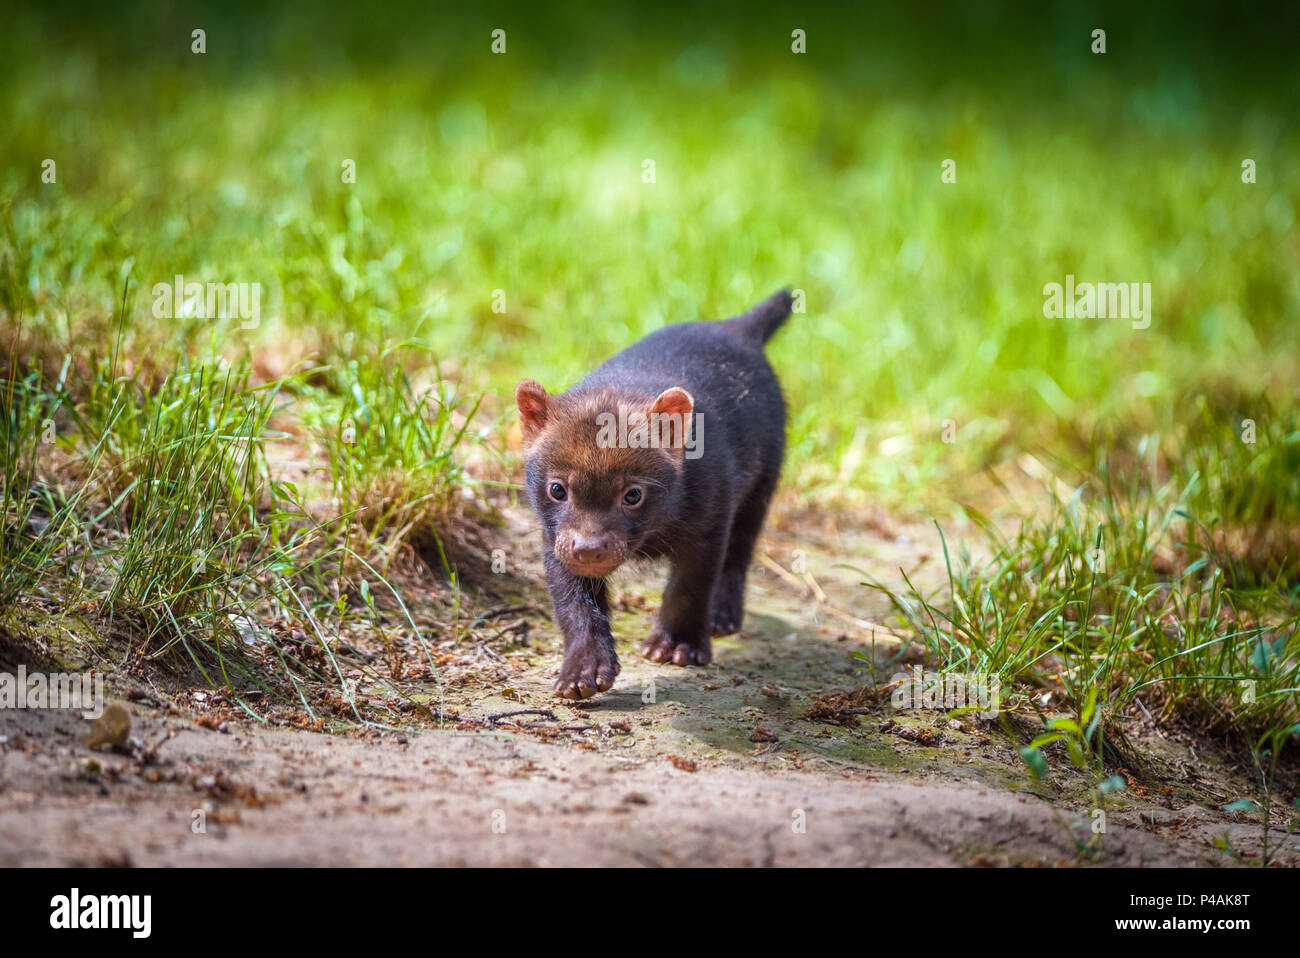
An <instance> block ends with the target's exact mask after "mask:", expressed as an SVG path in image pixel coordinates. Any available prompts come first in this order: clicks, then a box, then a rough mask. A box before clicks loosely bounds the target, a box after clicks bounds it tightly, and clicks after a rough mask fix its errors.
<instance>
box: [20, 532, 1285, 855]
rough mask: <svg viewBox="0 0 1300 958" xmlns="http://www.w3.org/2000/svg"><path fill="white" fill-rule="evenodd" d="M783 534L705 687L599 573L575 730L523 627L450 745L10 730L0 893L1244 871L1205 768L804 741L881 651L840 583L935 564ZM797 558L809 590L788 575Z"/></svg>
mask: <svg viewBox="0 0 1300 958" xmlns="http://www.w3.org/2000/svg"><path fill="white" fill-rule="evenodd" d="M800 528H801V531H800V534H799V536H798V538H797V540H796V539H795V538H794V537H793V536H791V535H790V534H789V533H788V532H784V531H781V530H780V529H778V530H776V531H773V532H770V533H769V534H768V535H767V536H766V537H765V539H764V541H763V550H764V553H765V555H767V556H768V559H767V560H760V561H759V562H758V563H757V565H756V567H755V571H754V573H753V575H752V581H751V587H750V594H749V601H750V609H749V614H748V616H747V619H746V624H745V631H744V632H743V633H742V634H741V635H740V636H737V637H731V638H727V639H724V640H720V641H718V642H717V643H716V646H715V655H716V659H715V662H714V663H713V664H712V665H710V666H709V667H707V668H704V669H682V668H678V667H675V666H670V665H659V664H654V663H649V662H646V661H645V660H643V659H641V658H640V657H639V656H638V655H636V653H635V651H634V649H635V646H636V644H637V642H638V640H639V639H640V637H641V636H642V635H644V634H645V632H646V631H647V630H648V628H649V622H650V616H651V614H652V611H653V607H654V603H655V602H656V601H657V592H656V589H655V581H654V579H653V576H650V577H647V574H646V573H645V572H644V570H633V571H631V572H628V573H621V574H620V578H619V580H618V590H619V596H620V601H619V602H618V604H617V608H618V610H619V612H618V616H617V622H616V632H617V634H618V639H619V649H620V654H621V656H622V659H623V665H624V671H623V673H622V675H621V676H620V678H619V681H618V684H617V685H616V687H615V689H614V690H613V691H612V692H611V693H609V694H607V695H604V696H601V697H599V698H597V699H595V700H592V701H590V702H587V703H581V704H580V705H571V704H567V703H566V704H563V705H561V704H558V703H557V702H556V701H555V700H554V699H553V698H552V697H551V694H550V687H551V682H552V680H553V676H554V673H555V670H556V666H557V665H558V661H559V647H560V646H559V637H558V636H557V635H555V634H554V633H553V632H552V631H551V630H550V626H549V623H547V622H546V620H545V619H544V618H542V617H540V616H539V617H538V618H537V623H536V627H534V628H531V629H530V630H528V632H527V639H526V641H524V642H521V643H518V644H515V645H512V646H510V647H506V648H502V647H497V648H495V649H492V650H487V651H484V650H479V651H478V653H476V655H477V656H478V657H479V658H480V659H481V662H480V663H479V664H478V665H475V666H473V667H469V668H466V669H462V670H460V671H459V673H458V675H457V677H456V679H455V680H454V681H450V682H448V684H447V685H446V686H445V687H444V688H443V689H442V690H441V692H440V693H438V694H437V695H436V696H435V694H434V690H432V689H431V690H430V697H431V700H433V699H435V698H436V699H437V700H440V701H441V704H442V707H443V708H444V709H445V710H446V711H447V712H448V713H450V714H455V715H458V716H459V717H460V718H461V719H465V720H468V721H467V722H464V723H461V724H459V725H457V724H449V725H448V726H447V727H445V728H443V729H440V730H438V729H432V730H414V729H413V730H411V731H407V732H392V731H379V730H374V729H357V730H353V731H351V732H348V733H347V734H322V733H318V732H309V731H293V730H288V729H282V728H265V727H263V726H261V725H259V724H257V723H255V722H252V721H228V722H227V723H226V724H225V726H224V731H222V730H218V729H216V728H208V727H205V726H204V725H202V724H199V721H197V720H200V719H202V712H203V710H202V708H201V707H200V706H199V705H195V706H194V707H193V708H177V707H176V706H175V704H174V703H173V702H168V703H163V702H154V703H152V704H151V703H149V702H139V701H135V702H130V701H126V700H124V699H118V700H117V701H118V702H119V704H122V705H123V706H124V707H125V708H127V709H128V711H129V712H130V713H131V716H132V728H131V740H130V744H129V745H127V746H125V747H122V748H120V749H107V750H97V751H92V750H91V749H90V748H88V747H87V746H86V744H85V743H84V735H85V731H86V724H87V723H86V722H85V721H84V720H83V719H81V718H80V717H78V716H77V715H76V713H71V712H49V711H44V712H40V711H30V710H6V714H3V715H0V736H2V738H0V865H46V864H69V865H118V864H130V865H293V864H311V865H690V864H704V865H740V866H762V865H891V866H906V865H919V866H923V865H972V864H974V865H1048V866H1054V865H1073V864H1102V865H1120V866H1138V865H1211V866H1228V865H1233V864H1237V863H1239V862H1240V861H1241V860H1242V859H1241V858H1240V857H1235V856H1233V855H1229V854H1226V853H1225V852H1224V851H1222V850H1221V849H1220V848H1218V847H1216V842H1219V843H1222V842H1223V841H1224V839H1225V836H1226V839H1227V841H1228V842H1229V843H1230V844H1231V846H1232V848H1233V849H1235V850H1236V852H1237V855H1238V856H1246V857H1247V858H1249V857H1250V856H1252V855H1253V856H1258V853H1259V850H1260V846H1261V841H1262V828H1261V826H1260V824H1259V823H1258V821H1255V820H1252V819H1251V818H1249V817H1247V816H1244V815H1242V814H1241V813H1228V812H1224V811H1222V808H1223V805H1224V804H1227V803H1229V802H1232V801H1234V800H1236V799H1239V798H1242V797H1248V796H1250V795H1252V794H1253V792H1252V791H1251V788H1250V784H1249V782H1248V781H1246V780H1245V779H1244V778H1242V777H1240V776H1239V775H1238V774H1237V773H1235V772H1234V771H1233V770H1232V768H1231V766H1229V765H1228V764H1226V763H1225V762H1223V761H1221V760H1217V759H1215V758H1214V756H1213V755H1212V754H1208V753H1207V752H1206V750H1205V746H1204V744H1203V743H1196V742H1194V741H1180V740H1179V739H1178V738H1177V737H1176V736H1172V735H1164V736H1162V735H1160V734H1157V733H1156V732H1154V730H1148V732H1149V734H1146V737H1145V738H1143V737H1141V736H1143V735H1144V734H1145V733H1144V732H1143V730H1142V729H1140V728H1134V729H1132V734H1133V735H1134V736H1135V737H1136V738H1135V741H1138V742H1139V744H1140V748H1141V750H1142V751H1143V753H1144V758H1143V767H1142V769H1140V770H1134V772H1133V774H1132V780H1133V788H1131V789H1130V790H1129V791H1126V792H1124V793H1122V794H1121V795H1120V796H1118V797H1117V798H1115V799H1113V800H1108V802H1107V805H1106V807H1105V808H1104V809H1099V808H1096V807H1094V799H1093V798H1092V797H1091V792H1090V788H1089V784H1090V783H1089V782H1088V781H1087V780H1086V779H1084V778H1083V777H1082V775H1081V774H1080V773H1072V772H1071V771H1067V769H1068V765H1067V764H1066V763H1065V762H1064V761H1063V760H1059V759H1058V760H1057V761H1056V762H1055V765H1054V770H1053V775H1052V777H1051V778H1050V779H1049V781H1047V782H1033V781H1032V780H1031V779H1030V778H1029V776H1028V774H1027V771H1026V769H1025V767H1024V765H1023V763H1022V762H1021V760H1020V759H1019V757H1018V755H1017V753H1016V747H1017V744H1018V743H1017V741H1016V740H1015V738H1014V736H1013V735H1012V734H1010V731H1009V729H1008V728H1007V727H1006V726H1004V725H1003V724H1001V723H999V722H996V721H986V720H980V719H977V718H974V717H972V716H970V715H966V716H960V717H957V718H954V717H952V716H950V715H948V714H947V713H945V712H942V711H922V710H915V711H906V712H897V711H894V710H892V709H891V708H890V707H889V704H888V701H887V699H886V701H885V702H884V703H883V704H874V705H870V706H868V707H865V708H864V709H863V710H862V711H861V712H860V713H859V714H856V715H853V716H851V717H848V718H846V719H845V720H844V721H845V724H828V723H827V722H825V721H821V720H818V719H815V718H811V717H809V716H808V715H807V713H808V711H809V709H810V708H811V707H812V706H813V704H814V702H816V701H817V700H818V699H819V698H821V697H822V696H824V695H825V694H826V693H827V692H828V690H836V689H838V690H845V691H850V690H855V689H861V688H862V687H863V686H865V685H868V684H869V683H870V679H869V676H866V675H864V674H862V673H861V672H859V671H856V669H858V668H860V667H861V666H862V665H863V663H862V662H859V661H855V660H853V659H852V658H851V657H850V653H851V652H852V651H853V650H855V649H858V650H862V651H864V652H869V651H871V650H872V649H874V650H875V654H876V656H877V658H881V657H883V656H885V655H887V654H890V653H891V652H892V651H893V650H896V649H897V648H898V645H897V643H896V641H895V640H894V639H893V638H892V637H891V636H890V635H889V633H888V632H887V630H884V629H883V628H879V627H877V628H875V629H873V628H872V627H871V623H873V622H875V623H879V622H881V621H883V620H884V617H885V611H886V608H885V605H884V602H883V600H882V599H881V598H880V597H879V596H878V595H877V594H875V593H871V592H869V591H868V590H865V589H863V588H862V587H861V586H860V585H859V584H858V583H859V579H860V576H859V574H858V573H857V572H856V571H854V569H853V568H849V567H847V566H856V567H861V568H865V569H867V570H868V571H869V572H870V573H871V574H873V575H877V576H881V577H885V576H887V575H888V574H889V572H890V570H891V569H894V568H896V567H897V566H898V565H900V564H902V565H904V566H905V567H907V568H909V570H910V572H909V574H911V573H912V572H915V573H917V574H918V575H920V576H921V577H922V578H924V577H927V576H928V577H930V579H931V581H933V577H934V576H936V575H937V574H938V570H937V569H936V568H935V566H936V563H935V562H934V561H933V560H932V559H929V558H928V557H927V549H928V548H930V547H931V546H937V539H936V542H935V543H931V544H929V545H927V542H928V539H927V533H926V531H925V530H924V529H910V530H899V529H897V528H876V529H873V530H866V529H859V530H856V531H855V532H854V533H853V534H851V535H850V534H847V533H846V532H844V531H843V530H839V529H835V528H834V527H832V526H825V527H822V528H818V529H814V530H811V531H810V529H809V527H808V526H807V525H806V524H800ZM930 535H931V536H932V532H931V533H930ZM796 550H798V552H799V553H800V556H799V568H803V569H806V570H807V573H806V575H805V574H795V573H792V572H790V571H789V570H790V568H792V567H794V565H795V563H794V561H793V559H794V557H795V552H796ZM845 556H849V557H851V560H848V561H847V565H846V560H845V559H844V558H843V557H845ZM535 563H536V556H531V557H525V558H524V559H523V560H521V562H520V567H519V568H518V569H516V570H515V572H516V574H518V575H519V577H520V581H522V582H528V581H531V579H532V577H533V576H534V574H535V572H536V567H535ZM778 567H779V568H778ZM810 577H811V578H810ZM814 582H815V585H813V584H811V583H814ZM529 596H531V597H532V598H533V599H535V598H536V593H535V590H534V591H533V592H530V593H529ZM904 661H906V659H905V660H904ZM362 691H364V690H362ZM526 710H536V711H526ZM507 713H519V714H507ZM493 717H494V718H493ZM207 724H215V723H211V722H209V723H207ZM1198 745H1199V751H1198ZM1126 771H1127V770H1126ZM1097 831H1100V832H1101V834H1100V835H1095V833H1096V832H1097ZM1279 840H1283V841H1284V845H1283V846H1282V851H1281V854H1280V858H1281V860H1282V861H1283V862H1284V863H1288V864H1295V863H1296V862H1297V861H1300V841H1298V840H1297V839H1296V838H1295V837H1292V838H1289V839H1283V836H1281V835H1276V834H1275V835H1274V836H1272V837H1271V839H1270V844H1271V845H1272V846H1274V847H1276V845H1277V842H1278V841H1279ZM1090 841H1092V842H1093V843H1094V847H1093V849H1092V850H1091V851H1090V852H1086V853H1085V852H1081V851H1080V848H1079V846H1080V845H1082V844H1086V843H1089V842H1090Z"/></svg>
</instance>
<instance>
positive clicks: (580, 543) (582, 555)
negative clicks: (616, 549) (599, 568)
mask: <svg viewBox="0 0 1300 958" xmlns="http://www.w3.org/2000/svg"><path fill="white" fill-rule="evenodd" d="M611 551H612V550H611V549H610V543H609V536H607V535H599V536H588V535H583V534H582V533H581V532H575V533H574V534H573V558H574V559H576V560H577V561H578V562H582V563H589V562H605V561H607V560H608V559H609V557H610V553H611Z"/></svg>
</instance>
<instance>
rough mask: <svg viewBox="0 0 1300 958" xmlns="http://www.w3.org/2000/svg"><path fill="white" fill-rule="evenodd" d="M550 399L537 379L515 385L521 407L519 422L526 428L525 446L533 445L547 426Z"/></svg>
mask: <svg viewBox="0 0 1300 958" xmlns="http://www.w3.org/2000/svg"><path fill="white" fill-rule="evenodd" d="M550 399H551V397H550V396H549V395H547V393H546V390H545V389H543V388H542V385H541V383H539V382H536V381H535V380H532V379H525V380H524V381H523V382H521V383H520V384H519V385H518V386H516V387H515V405H516V406H518V407H519V422H520V425H522V426H523V429H524V445H525V446H531V445H532V444H533V443H534V442H535V441H536V440H537V437H538V436H540V435H541V434H542V430H544V429H545V428H546V420H547V417H548V415H549V413H550Z"/></svg>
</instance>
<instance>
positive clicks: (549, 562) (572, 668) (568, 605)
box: [546, 549, 620, 699]
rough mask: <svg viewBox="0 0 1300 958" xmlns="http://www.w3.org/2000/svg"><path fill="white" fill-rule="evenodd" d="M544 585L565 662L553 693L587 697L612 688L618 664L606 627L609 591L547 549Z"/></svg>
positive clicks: (601, 582) (601, 580)
mask: <svg viewBox="0 0 1300 958" xmlns="http://www.w3.org/2000/svg"><path fill="white" fill-rule="evenodd" d="M546 586H547V588H548V589H550V592H551V599H552V600H553V601H554V603H555V616H556V619H557V620H558V624H559V626H560V631H561V632H563V633H564V663H563V664H562V665H561V666H560V677H559V679H558V680H556V683H555V694H556V695H558V696H560V697H561V698H566V699H589V698H591V697H592V696H593V695H595V694H596V693H597V692H605V691H607V690H609V689H611V688H613V687H614V679H615V678H617V677H618V673H619V668H620V667H619V664H618V655H617V653H615V651H614V637H613V636H612V635H611V634H610V630H609V590H608V589H607V588H606V585H605V580H604V579H587V578H584V577H582V576H577V575H574V574H573V573H572V572H570V571H569V570H568V569H567V568H565V566H564V563H563V562H561V561H560V560H559V559H558V558H556V556H555V553H554V552H553V551H551V550H549V549H548V550H547V554H546Z"/></svg>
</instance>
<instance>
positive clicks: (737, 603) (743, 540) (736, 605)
mask: <svg viewBox="0 0 1300 958" xmlns="http://www.w3.org/2000/svg"><path fill="white" fill-rule="evenodd" d="M778 475H779V471H777V472H773V474H772V475H770V476H764V477H763V480H762V481H761V482H760V484H759V486H758V487H757V488H756V489H755V490H754V491H753V492H751V493H750V494H749V498H748V499H746V500H745V501H744V502H743V503H742V504H741V506H740V508H739V509H737V510H736V518H735V519H734V520H732V523H731V534H730V535H729V536H728V538H727V557H726V559H725V560H724V561H723V564H722V573H721V575H719V576H718V584H717V586H716V587H715V588H714V590H713V608H712V613H711V618H710V623H709V624H710V627H711V631H712V633H713V634H714V635H730V634H731V633H733V632H738V631H740V624H741V622H743V621H744V618H745V574H746V573H747V572H748V570H749V563H750V560H751V559H752V558H753V556H754V542H755V541H756V540H757V539H758V534H759V532H760V531H761V530H762V528H763V520H764V519H765V518H767V507H768V503H769V502H770V501H771V499H772V493H773V492H774V491H775V490H776V482H777V478H778Z"/></svg>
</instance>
